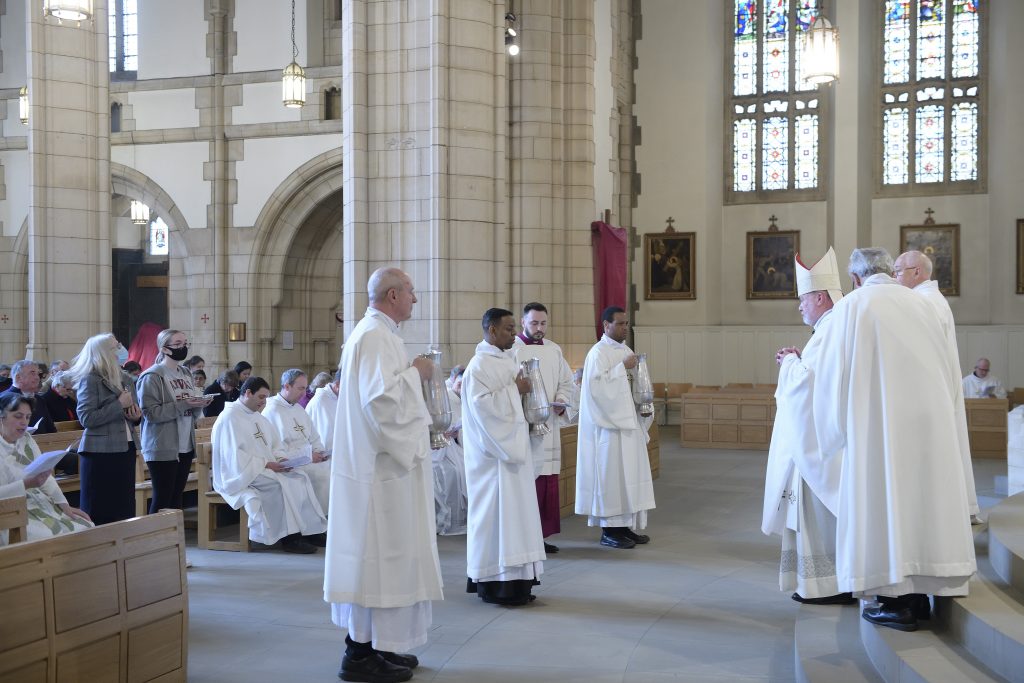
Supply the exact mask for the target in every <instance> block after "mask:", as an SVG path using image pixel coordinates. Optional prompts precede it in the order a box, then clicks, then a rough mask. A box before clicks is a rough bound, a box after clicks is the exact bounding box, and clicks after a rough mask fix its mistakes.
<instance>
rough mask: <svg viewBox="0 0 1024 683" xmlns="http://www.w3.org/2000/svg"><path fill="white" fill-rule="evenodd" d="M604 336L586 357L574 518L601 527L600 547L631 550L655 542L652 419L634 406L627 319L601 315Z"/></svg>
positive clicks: (612, 312) (613, 310)
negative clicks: (650, 532)
mask: <svg viewBox="0 0 1024 683" xmlns="http://www.w3.org/2000/svg"><path fill="white" fill-rule="evenodd" d="M601 320H602V322H603V324H604V335H603V336H602V337H601V340H600V341H599V342H597V344H595V345H594V346H593V347H592V348H591V349H590V351H589V352H588V353H587V359H586V361H585V362H584V364H583V383H582V386H581V388H580V417H579V436H578V437H577V438H578V441H577V448H576V514H577V515H586V516H587V524H588V525H589V526H596V527H601V545H604V546H608V547H610V548H623V549H628V548H633V547H635V546H636V545H637V544H643V543H648V542H649V541H650V540H651V539H650V538H649V537H648V536H647V535H646V534H638V533H636V531H637V530H642V529H645V528H646V527H647V511H648V510H652V509H654V483H653V481H652V480H651V461H650V460H649V458H648V455H647V439H648V437H647V430H648V429H650V426H651V422H652V421H653V419H652V418H643V419H641V418H640V416H639V414H638V413H637V408H636V405H635V404H634V403H633V395H632V391H631V389H630V383H629V371H630V370H632V369H633V368H635V367H636V366H637V362H638V361H637V357H636V354H634V353H633V350H632V349H630V348H629V347H628V346H626V343H625V342H626V336H627V335H628V334H629V317H628V316H627V315H626V312H625V311H623V310H622V309H621V308H619V307H617V306H609V307H608V308H606V309H605V310H604V312H603V313H602V314H601Z"/></svg>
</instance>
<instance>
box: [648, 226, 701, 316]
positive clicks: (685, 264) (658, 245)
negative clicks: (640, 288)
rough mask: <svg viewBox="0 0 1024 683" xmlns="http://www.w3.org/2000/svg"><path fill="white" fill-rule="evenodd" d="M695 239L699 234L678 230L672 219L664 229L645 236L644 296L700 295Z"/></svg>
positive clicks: (650, 298)
mask: <svg viewBox="0 0 1024 683" xmlns="http://www.w3.org/2000/svg"><path fill="white" fill-rule="evenodd" d="M696 241H697V233H694V232H676V231H675V230H674V229H673V228H672V219H669V226H668V228H667V229H666V230H665V232H656V233H647V234H645V235H644V299H647V300H654V301H657V300H669V301H671V300H686V299H696V298H697V287H696V276H697V270H696V267H695V263H694V254H695V253H696V249H695V244H696Z"/></svg>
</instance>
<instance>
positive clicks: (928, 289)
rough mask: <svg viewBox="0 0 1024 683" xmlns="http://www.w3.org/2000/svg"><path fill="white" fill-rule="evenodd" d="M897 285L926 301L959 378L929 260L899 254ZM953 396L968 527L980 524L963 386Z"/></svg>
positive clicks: (949, 325)
mask: <svg viewBox="0 0 1024 683" xmlns="http://www.w3.org/2000/svg"><path fill="white" fill-rule="evenodd" d="M893 272H894V274H895V276H896V281H897V282H899V283H900V284H901V285H903V286H904V287H909V288H910V289H911V290H913V291H914V292H916V293H918V294H920V295H921V296H922V297H923V298H924V300H925V301H927V302H928V303H929V304H930V305H931V307H932V310H933V311H935V315H936V317H937V318H938V320H939V324H940V325H941V326H942V334H943V339H944V340H945V342H946V353H947V354H948V355H949V366H950V367H951V368H952V371H953V376H954V378H955V379H959V378H960V350H959V348H958V347H957V343H956V321H955V320H954V318H953V309H951V308H950V307H949V302H948V301H946V297H945V296H943V295H942V292H941V291H939V283H938V281H937V280H932V279H931V276H932V260H931V259H930V258H928V257H927V256H925V255H924V254H922V253H921V252H919V251H908V252H905V253H903V254H900V255H899V256H898V257H897V258H896V262H895V263H894V264H893ZM954 388H955V390H956V394H955V395H954V396H953V411H954V412H955V413H956V433H957V441H958V443H959V445H960V463H961V465H962V466H963V468H964V486H966V487H967V489H966V490H967V509H968V510H969V511H970V513H971V523H972V524H980V523H981V520H980V519H978V512H980V511H981V508H979V507H978V493H977V490H976V489H975V488H974V465H973V463H972V461H971V442H970V439H969V436H968V432H967V408H966V407H965V406H964V392H963V384H962V383H960V382H954Z"/></svg>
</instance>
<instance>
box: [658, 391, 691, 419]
mask: <svg viewBox="0 0 1024 683" xmlns="http://www.w3.org/2000/svg"><path fill="white" fill-rule="evenodd" d="M692 389H693V385H692V384H690V383H689V382H669V384H668V386H667V387H666V389H665V424H668V422H669V411H670V410H681V409H682V405H683V394H685V393H687V392H688V391H691V390H692ZM680 419H682V417H681V416H680ZM655 422H657V420H655Z"/></svg>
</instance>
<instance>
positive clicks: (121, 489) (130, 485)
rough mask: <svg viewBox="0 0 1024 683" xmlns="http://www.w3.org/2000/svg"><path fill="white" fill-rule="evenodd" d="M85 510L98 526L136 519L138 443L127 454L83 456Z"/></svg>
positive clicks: (81, 476)
mask: <svg viewBox="0 0 1024 683" xmlns="http://www.w3.org/2000/svg"><path fill="white" fill-rule="evenodd" d="M79 455H81V456H82V458H81V461H80V463H81V469H80V470H79V477H80V480H81V486H82V492H81V499H80V502H81V508H82V509H83V510H84V511H85V512H86V514H88V515H89V516H90V517H92V521H93V522H94V523H96V524H110V523H111V522H119V521H121V520H122V519H130V518H131V517H134V516H135V444H129V445H128V450H126V451H124V452H123V453H79Z"/></svg>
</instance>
